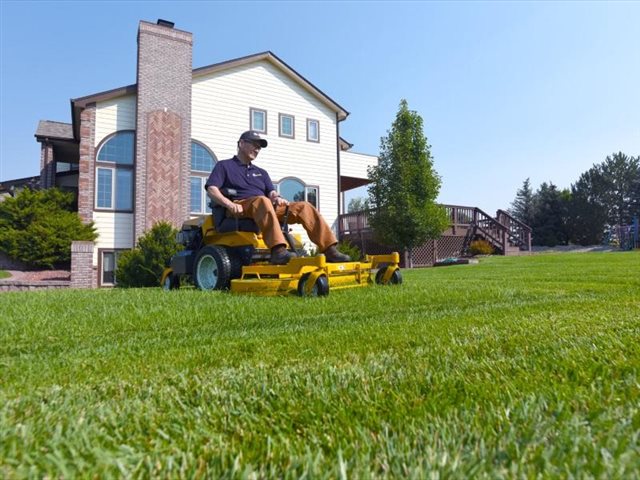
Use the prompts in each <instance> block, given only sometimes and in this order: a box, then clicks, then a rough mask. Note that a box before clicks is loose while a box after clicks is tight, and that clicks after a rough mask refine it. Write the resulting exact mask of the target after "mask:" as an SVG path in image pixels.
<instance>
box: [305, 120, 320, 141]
mask: <svg viewBox="0 0 640 480" xmlns="http://www.w3.org/2000/svg"><path fill="white" fill-rule="evenodd" d="M307 141H308V142H319V141H320V122H319V121H318V120H313V119H311V118H308V119H307Z"/></svg>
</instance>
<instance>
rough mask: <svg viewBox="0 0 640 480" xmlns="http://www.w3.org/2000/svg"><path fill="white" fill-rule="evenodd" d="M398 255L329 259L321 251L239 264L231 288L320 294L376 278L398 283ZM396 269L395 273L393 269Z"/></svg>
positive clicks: (270, 293) (259, 292)
mask: <svg viewBox="0 0 640 480" xmlns="http://www.w3.org/2000/svg"><path fill="white" fill-rule="evenodd" d="M399 263H400V255H399V254H398V253H397V252H394V253H391V254H388V255H367V257H366V259H365V261H363V262H344V263H328V262H327V261H326V259H325V256H324V255H317V256H315V257H299V258H293V259H291V260H290V261H289V263H288V264H287V265H268V264H264V265H261V264H258V265H249V266H245V267H243V268H242V276H241V277H240V278H239V279H235V280H231V292H233V293H251V294H255V295H264V296H273V295H287V294H290V293H297V294H298V295H301V296H322V295H327V294H328V293H329V289H331V290H333V289H342V288H354V287H365V286H368V285H370V284H372V283H374V278H373V272H374V270H376V269H379V267H381V266H384V268H380V269H379V270H378V274H377V275H376V278H375V281H376V282H377V283H380V284H383V285H386V284H389V283H400V281H401V280H398V279H401V277H400V272H399ZM395 272H397V273H395Z"/></svg>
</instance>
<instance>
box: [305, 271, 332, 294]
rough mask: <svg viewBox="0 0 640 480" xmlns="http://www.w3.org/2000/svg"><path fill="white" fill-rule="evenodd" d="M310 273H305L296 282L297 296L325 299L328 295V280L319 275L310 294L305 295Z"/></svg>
mask: <svg viewBox="0 0 640 480" xmlns="http://www.w3.org/2000/svg"><path fill="white" fill-rule="evenodd" d="M310 276H311V274H310V273H305V274H304V275H302V276H301V277H300V280H298V295H299V296H301V297H306V296H310V297H326V296H327V295H329V280H328V279H327V276H326V275H320V276H319V277H318V278H317V279H316V282H315V283H314V285H313V288H312V289H311V294H309V295H308V294H307V292H306V285H307V282H308V281H309V277H310Z"/></svg>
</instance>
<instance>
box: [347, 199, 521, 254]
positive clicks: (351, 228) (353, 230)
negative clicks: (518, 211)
mask: <svg viewBox="0 0 640 480" xmlns="http://www.w3.org/2000/svg"><path fill="white" fill-rule="evenodd" d="M442 206H443V207H444V209H445V212H446V213H447V216H448V218H449V227H450V229H449V232H448V233H447V234H448V235H465V234H467V233H468V232H469V231H470V230H471V229H473V231H474V233H477V234H479V235H480V236H482V237H484V238H485V239H486V240H487V241H489V242H490V243H491V244H492V245H493V246H494V247H496V248H497V249H498V250H500V251H501V252H502V253H506V251H507V249H508V247H509V246H513V247H519V248H520V249H521V250H527V251H531V228H530V227H529V226H527V225H525V224H524V223H522V222H520V221H518V220H517V219H515V218H513V217H512V216H511V215H510V214H509V213H508V212H506V211H504V210H498V212H497V215H496V217H495V218H494V217H492V216H491V215H489V214H488V213H486V212H484V211H482V210H481V209H479V208H478V207H466V206H461V205H442ZM338 230H339V235H340V237H342V236H343V235H364V234H370V233H371V227H370V225H369V210H363V211H360V212H351V213H346V214H342V215H340V216H339V217H338Z"/></svg>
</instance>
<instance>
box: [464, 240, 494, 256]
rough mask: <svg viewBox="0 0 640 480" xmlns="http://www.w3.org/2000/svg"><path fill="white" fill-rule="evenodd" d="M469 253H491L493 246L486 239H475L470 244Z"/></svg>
mask: <svg viewBox="0 0 640 480" xmlns="http://www.w3.org/2000/svg"><path fill="white" fill-rule="evenodd" d="M469 253H470V254H471V255H491V254H493V247H492V246H491V244H490V243H489V242H487V241H486V240H474V241H473V242H471V245H469Z"/></svg>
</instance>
